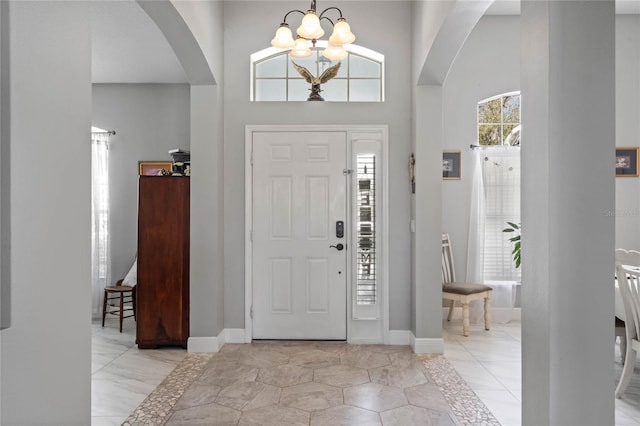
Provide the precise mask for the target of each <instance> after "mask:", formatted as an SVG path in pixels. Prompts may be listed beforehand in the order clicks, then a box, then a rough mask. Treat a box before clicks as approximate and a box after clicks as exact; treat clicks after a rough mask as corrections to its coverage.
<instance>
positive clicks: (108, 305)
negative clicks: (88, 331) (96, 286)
mask: <svg viewBox="0 0 640 426" xmlns="http://www.w3.org/2000/svg"><path fill="white" fill-rule="evenodd" d="M123 281H124V280H118V282H116V285H113V286H110V287H105V288H104V297H103V301H102V326H103V327H104V319H105V317H106V316H107V315H115V316H118V317H119V318H120V333H122V320H123V319H125V318H131V317H133V319H134V320H135V319H136V286H135V285H134V286H133V287H131V286H127V285H123ZM127 312H130V313H129V314H128V315H125V313H127Z"/></svg>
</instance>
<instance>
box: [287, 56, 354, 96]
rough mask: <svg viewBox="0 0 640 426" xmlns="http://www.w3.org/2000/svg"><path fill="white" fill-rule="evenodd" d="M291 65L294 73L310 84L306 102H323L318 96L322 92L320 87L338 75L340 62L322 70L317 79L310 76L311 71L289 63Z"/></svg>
mask: <svg viewBox="0 0 640 426" xmlns="http://www.w3.org/2000/svg"><path fill="white" fill-rule="evenodd" d="M291 63H292V64H293V67H294V68H295V69H296V71H298V72H299V73H300V75H301V76H302V77H304V79H305V80H306V82H307V83H311V94H310V95H309V97H308V98H307V100H308V101H324V98H323V97H322V96H320V92H321V91H322V90H321V89H320V85H321V84H324V83H326V82H327V81H329V80H331V79H332V78H333V77H335V76H336V75H338V70H340V64H341V63H342V62H338V63H337V64H335V65H333V66H330V67H329V68H327V69H326V70H324V71H323V72H322V74H320V75H319V76H318V77H314V76H313V74H311V71H309V70H308V69H306V68H305V67H303V66H300V65H298V64H296V63H295V62H293V61H291Z"/></svg>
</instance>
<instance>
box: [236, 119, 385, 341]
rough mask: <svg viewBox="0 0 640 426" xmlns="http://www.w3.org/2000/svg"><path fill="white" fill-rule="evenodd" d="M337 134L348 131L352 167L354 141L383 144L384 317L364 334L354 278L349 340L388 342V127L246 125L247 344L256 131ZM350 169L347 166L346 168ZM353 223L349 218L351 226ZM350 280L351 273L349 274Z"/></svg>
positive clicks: (349, 284) (249, 335)
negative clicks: (372, 331)
mask: <svg viewBox="0 0 640 426" xmlns="http://www.w3.org/2000/svg"><path fill="white" fill-rule="evenodd" d="M326 131H337V132H340V131H342V132H345V133H346V134H347V161H348V162H349V164H351V159H352V150H351V147H352V144H353V141H354V140H357V139H358V138H362V137H363V135H366V134H367V133H368V134H371V135H375V137H377V138H378V139H380V140H381V143H382V169H383V179H382V188H381V189H382V191H381V192H382V194H381V195H382V198H381V201H382V206H381V213H382V214H381V227H382V232H381V233H380V234H379V235H380V237H381V238H380V241H379V245H378V246H379V247H380V248H381V253H380V256H379V262H380V263H379V268H380V272H381V274H380V282H379V284H380V289H381V296H382V306H381V308H382V312H381V318H380V320H378V323H379V325H380V330H379V332H376V336H371V335H370V334H367V335H364V334H362V333H363V332H362V331H361V330H366V328H367V327H362V325H364V324H363V323H364V322H365V321H367V320H357V319H354V316H353V307H352V306H353V305H352V293H353V292H352V285H353V283H352V279H351V278H349V279H348V280H347V287H348V291H347V318H346V320H347V341H348V342H350V343H384V344H388V343H389V268H388V265H389V261H388V260H389V254H388V253H389V202H388V198H389V197H388V187H389V185H388V183H389V172H388V157H389V149H388V146H389V143H388V142H389V132H388V126H386V125H247V126H246V128H245V150H244V151H245V163H244V164H245V174H244V184H245V209H244V211H245V232H244V234H245V250H244V258H245V267H244V269H245V274H244V276H245V279H244V295H245V315H244V323H245V327H244V329H245V342H247V343H250V342H251V341H252V336H253V318H252V312H251V307H252V305H253V242H252V235H251V234H252V228H253V217H252V216H253V176H252V146H253V133H254V132H326ZM347 167H348V165H347ZM347 196H348V197H349V204H348V209H349V211H351V210H350V207H349V206H350V203H351V199H352V196H351V191H350V189H349V188H347ZM352 222H353V221H352V220H351V219H349V221H348V223H352ZM351 268H352V266H351V265H348V268H347V269H348V270H351ZM350 277H351V274H350Z"/></svg>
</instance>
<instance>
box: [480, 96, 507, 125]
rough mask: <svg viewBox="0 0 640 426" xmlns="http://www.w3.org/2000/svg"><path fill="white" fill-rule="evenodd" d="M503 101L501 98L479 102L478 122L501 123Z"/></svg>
mask: <svg viewBox="0 0 640 426" xmlns="http://www.w3.org/2000/svg"><path fill="white" fill-rule="evenodd" d="M501 114H502V103H501V102H500V99H493V100H490V101H488V102H483V103H481V104H478V123H494V124H495V123H500V122H501V121H502V119H501Z"/></svg>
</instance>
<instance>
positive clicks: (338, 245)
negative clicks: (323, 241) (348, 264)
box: [329, 243, 344, 251]
mask: <svg viewBox="0 0 640 426" xmlns="http://www.w3.org/2000/svg"><path fill="white" fill-rule="evenodd" d="M329 248H334V249H336V250H338V251H342V250H343V249H344V244H342V243H339V244H336V245H335V246H329Z"/></svg>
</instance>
